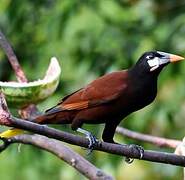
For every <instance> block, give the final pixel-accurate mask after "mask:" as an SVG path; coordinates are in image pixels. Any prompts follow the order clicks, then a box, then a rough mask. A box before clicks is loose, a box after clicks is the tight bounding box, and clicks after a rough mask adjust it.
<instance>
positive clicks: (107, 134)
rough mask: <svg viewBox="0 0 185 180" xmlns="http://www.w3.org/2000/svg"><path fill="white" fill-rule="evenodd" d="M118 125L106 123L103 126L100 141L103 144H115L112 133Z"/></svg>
mask: <svg viewBox="0 0 185 180" xmlns="http://www.w3.org/2000/svg"><path fill="white" fill-rule="evenodd" d="M117 125H118V123H116V122H114V123H108V122H107V123H106V124H105V128H104V130H103V135H102V139H103V141H105V142H109V143H115V142H114V140H113V137H114V133H115V130H116V127H117Z"/></svg>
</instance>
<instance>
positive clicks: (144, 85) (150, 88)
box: [125, 79, 157, 113]
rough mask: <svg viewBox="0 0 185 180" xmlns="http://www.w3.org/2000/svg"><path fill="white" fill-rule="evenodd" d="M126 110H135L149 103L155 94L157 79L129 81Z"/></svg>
mask: <svg viewBox="0 0 185 180" xmlns="http://www.w3.org/2000/svg"><path fill="white" fill-rule="evenodd" d="M127 93H128V94H127V97H126V99H127V105H126V104H125V105H126V106H127V108H126V109H127V111H129V113H131V112H134V111H137V110H139V109H142V108H144V107H145V106H147V105H149V104H150V103H151V102H152V101H153V100H154V99H155V97H156V95H157V79H152V80H151V79H148V81H147V79H145V80H144V81H142V80H140V82H139V81H138V82H133V81H132V82H131V84H129V86H128V90H127Z"/></svg>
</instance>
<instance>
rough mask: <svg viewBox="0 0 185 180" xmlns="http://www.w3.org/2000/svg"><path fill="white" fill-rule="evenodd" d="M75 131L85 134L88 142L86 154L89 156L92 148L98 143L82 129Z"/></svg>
mask: <svg viewBox="0 0 185 180" xmlns="http://www.w3.org/2000/svg"><path fill="white" fill-rule="evenodd" d="M77 131H78V132H80V133H83V134H85V136H86V138H87V139H88V140H89V145H88V152H87V155H89V154H90V153H91V152H92V151H93V149H94V147H95V146H96V145H97V144H98V143H99V141H98V140H97V139H96V137H95V136H94V135H93V134H91V133H90V132H89V131H86V130H84V129H82V128H78V129H77Z"/></svg>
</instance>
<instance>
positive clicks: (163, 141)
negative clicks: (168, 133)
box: [116, 127, 182, 148]
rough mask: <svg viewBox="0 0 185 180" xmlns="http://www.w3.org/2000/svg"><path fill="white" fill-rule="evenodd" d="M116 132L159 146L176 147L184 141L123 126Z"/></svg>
mask: <svg viewBox="0 0 185 180" xmlns="http://www.w3.org/2000/svg"><path fill="white" fill-rule="evenodd" d="M116 132H117V133H118V134H121V135H123V136H127V137H129V138H132V139H136V140H140V141H145V142H148V143H152V144H155V145H157V146H159V147H170V148H176V147H177V146H178V145H180V144H181V143H182V142H181V141H178V140H175V139H167V138H161V137H157V136H151V135H146V134H142V133H138V132H135V131H131V130H128V129H126V128H123V127H117V129H116Z"/></svg>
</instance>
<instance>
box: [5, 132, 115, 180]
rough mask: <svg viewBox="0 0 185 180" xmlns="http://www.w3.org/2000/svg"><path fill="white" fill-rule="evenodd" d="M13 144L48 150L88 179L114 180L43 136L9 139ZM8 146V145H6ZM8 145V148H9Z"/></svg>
mask: <svg viewBox="0 0 185 180" xmlns="http://www.w3.org/2000/svg"><path fill="white" fill-rule="evenodd" d="M12 143H23V144H30V145H33V146H36V147H39V148H41V149H43V150H46V151H48V152H50V153H52V154H54V155H56V156H57V157H59V158H60V159H61V160H63V161H65V162H66V163H68V164H69V165H70V166H72V167H74V168H75V169H76V170H77V171H79V172H80V173H81V174H83V175H84V176H85V177H87V178H88V179H100V180H101V179H102V180H103V179H106V180H113V177H111V176H109V175H107V174H105V173H104V172H102V171H101V170H100V169H98V168H96V167H95V166H94V165H92V164H91V163H90V162H88V161H87V160H86V159H84V158H83V157H82V156H80V155H79V154H77V153H76V152H74V151H73V150H71V149H70V148H69V147H67V146H65V145H64V144H62V143H61V142H59V141H57V140H54V139H50V138H47V137H44V136H41V135H20V136H15V137H12V138H9V139H8V145H10V144H12ZM5 144H6V143H5ZM8 145H7V147H8Z"/></svg>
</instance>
